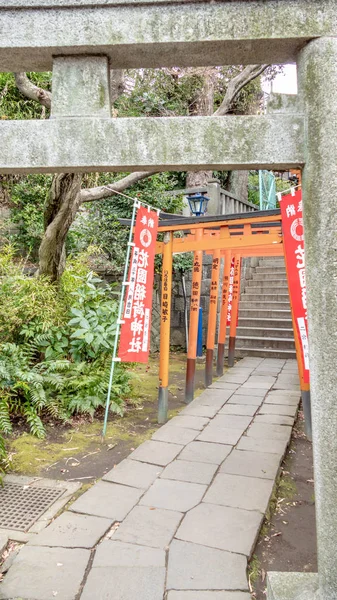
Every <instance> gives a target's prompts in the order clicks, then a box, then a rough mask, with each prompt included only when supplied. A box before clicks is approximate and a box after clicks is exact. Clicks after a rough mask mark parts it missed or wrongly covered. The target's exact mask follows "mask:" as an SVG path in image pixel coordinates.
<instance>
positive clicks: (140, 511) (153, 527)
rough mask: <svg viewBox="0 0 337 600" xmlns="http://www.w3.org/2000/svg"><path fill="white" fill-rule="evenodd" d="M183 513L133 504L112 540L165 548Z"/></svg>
mask: <svg viewBox="0 0 337 600" xmlns="http://www.w3.org/2000/svg"><path fill="white" fill-rule="evenodd" d="M182 518H183V513H181V512H177V511H174V510H164V509H162V508H156V509H153V507H149V506H135V508H134V509H133V510H132V511H131V512H130V513H129V514H128V516H127V517H126V519H124V521H123V523H121V524H120V526H119V527H118V529H117V531H116V532H115V534H114V536H113V540H119V541H122V542H128V543H130V544H138V545H140V546H151V547H153V548H165V547H166V546H168V544H169V543H170V541H171V540H172V538H173V536H174V534H175V532H176V530H177V528H178V525H179V523H180V521H181V519H182Z"/></svg>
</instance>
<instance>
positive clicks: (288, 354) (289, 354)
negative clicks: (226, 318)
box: [235, 345, 296, 358]
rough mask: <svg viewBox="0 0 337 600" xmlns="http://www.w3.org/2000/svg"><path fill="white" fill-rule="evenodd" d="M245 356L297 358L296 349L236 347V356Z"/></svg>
mask: <svg viewBox="0 0 337 600" xmlns="http://www.w3.org/2000/svg"><path fill="white" fill-rule="evenodd" d="M245 356H257V357H261V358H296V352H295V350H283V349H281V348H279V349H278V350H275V349H274V348H263V349H262V348H240V347H239V346H238V345H237V346H236V347H235V358H244V357H245Z"/></svg>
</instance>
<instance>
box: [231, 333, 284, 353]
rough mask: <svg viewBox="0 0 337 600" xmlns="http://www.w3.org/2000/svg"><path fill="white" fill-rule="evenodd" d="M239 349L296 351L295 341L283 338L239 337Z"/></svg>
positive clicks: (237, 338)
mask: <svg viewBox="0 0 337 600" xmlns="http://www.w3.org/2000/svg"><path fill="white" fill-rule="evenodd" d="M236 340H237V346H238V348H262V349H266V348H272V349H274V350H278V349H283V350H295V342H294V339H288V338H281V337H269V338H268V337H261V336H260V337H258V336H237V337H236Z"/></svg>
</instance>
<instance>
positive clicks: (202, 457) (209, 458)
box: [178, 441, 232, 465]
mask: <svg viewBox="0 0 337 600" xmlns="http://www.w3.org/2000/svg"><path fill="white" fill-rule="evenodd" d="M231 449H232V446H226V445H224V444H212V443H208V442H198V441H197V442H191V443H190V444H188V445H187V446H186V448H184V450H183V451H182V453H181V454H179V456H178V460H185V461H186V460H191V461H195V462H201V463H211V464H214V465H220V463H221V462H222V461H223V460H224V459H225V458H226V456H228V454H229V453H230V451H231Z"/></svg>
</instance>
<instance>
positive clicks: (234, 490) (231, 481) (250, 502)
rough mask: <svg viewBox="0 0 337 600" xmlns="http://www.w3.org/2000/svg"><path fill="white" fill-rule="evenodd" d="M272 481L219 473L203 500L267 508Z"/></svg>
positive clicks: (254, 508) (239, 506) (250, 507)
mask: <svg viewBox="0 0 337 600" xmlns="http://www.w3.org/2000/svg"><path fill="white" fill-rule="evenodd" d="M273 485H274V481H272V480H270V479H258V478H257V477H245V476H242V475H231V474H228V473H219V474H218V475H217V476H216V477H215V479H214V481H213V483H212V485H211V486H210V487H209V489H208V492H207V493H206V495H205V497H204V499H203V502H209V503H210V504H219V505H221V506H232V507H233V508H244V509H245V510H259V511H260V512H261V513H264V512H265V511H266V510H267V507H268V503H269V499H270V496H271V493H272V491H273Z"/></svg>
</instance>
